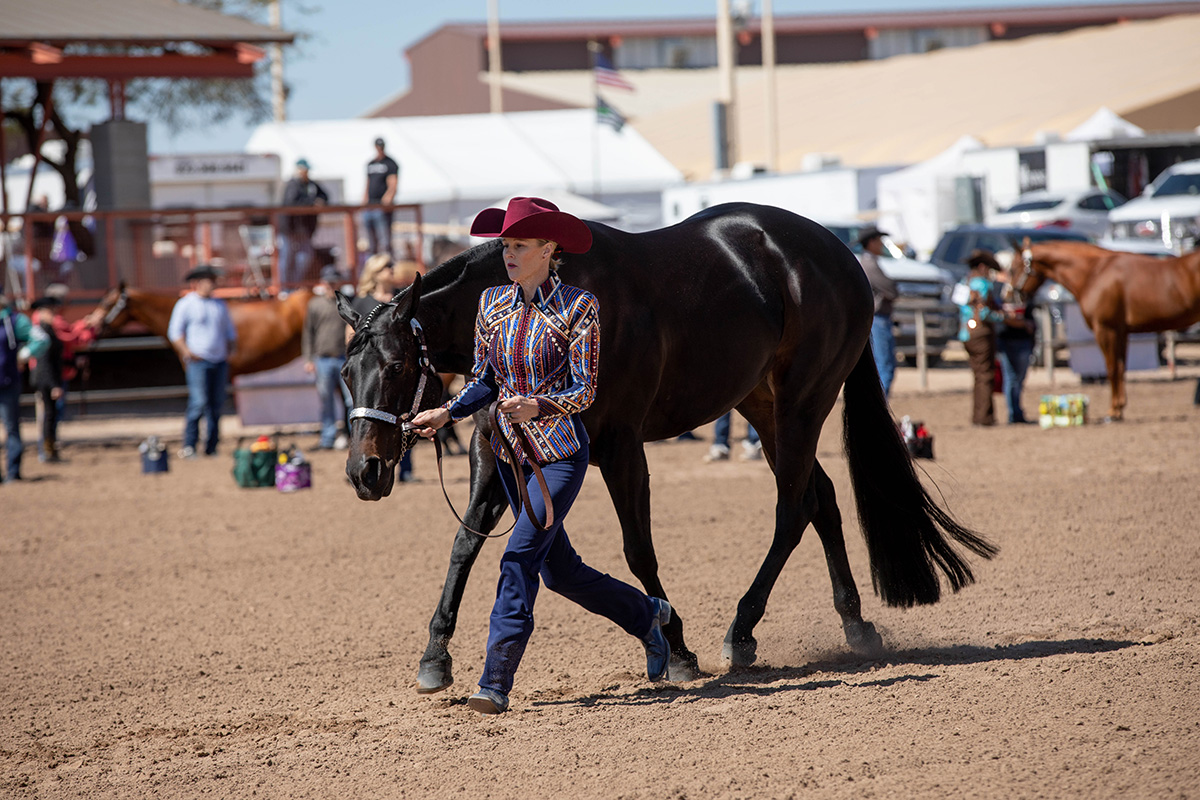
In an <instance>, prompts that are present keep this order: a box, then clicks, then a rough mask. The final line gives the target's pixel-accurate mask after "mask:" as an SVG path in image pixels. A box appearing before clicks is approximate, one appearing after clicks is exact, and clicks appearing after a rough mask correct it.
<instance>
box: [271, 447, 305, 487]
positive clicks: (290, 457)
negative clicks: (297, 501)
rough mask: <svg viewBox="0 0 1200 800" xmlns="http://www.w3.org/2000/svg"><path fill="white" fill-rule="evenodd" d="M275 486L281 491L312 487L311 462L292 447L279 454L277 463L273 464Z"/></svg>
mask: <svg viewBox="0 0 1200 800" xmlns="http://www.w3.org/2000/svg"><path fill="white" fill-rule="evenodd" d="M275 488H276V489H278V490H279V491H281V492H297V491H300V490H301V489H311V488H312V464H310V463H308V461H307V460H306V459H305V458H304V454H303V453H301V452H300V451H299V450H297V449H296V448H294V447H291V448H288V450H287V451H286V452H283V453H280V454H279V463H277V464H276V465H275Z"/></svg>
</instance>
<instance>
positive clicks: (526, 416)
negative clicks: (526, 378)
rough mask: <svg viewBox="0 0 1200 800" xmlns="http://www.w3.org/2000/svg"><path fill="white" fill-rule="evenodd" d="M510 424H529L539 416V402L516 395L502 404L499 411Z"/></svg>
mask: <svg viewBox="0 0 1200 800" xmlns="http://www.w3.org/2000/svg"><path fill="white" fill-rule="evenodd" d="M497 410H498V411H499V412H500V413H501V414H503V415H504V416H505V417H507V418H508V421H509V422H528V421H529V420H531V419H533V418H534V417H536V416H537V415H538V404H537V400H531V399H530V398H528V397H522V396H521V395H519V394H518V395H514V396H512V397H510V398H508V399H507V400H503V401H501V402H500V406H499V408H498V409H497Z"/></svg>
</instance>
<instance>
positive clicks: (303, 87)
mask: <svg viewBox="0 0 1200 800" xmlns="http://www.w3.org/2000/svg"><path fill="white" fill-rule="evenodd" d="M735 2H736V0H735ZM1084 4H1087V3H1084V2H1073V1H1072V0H1054V1H1051V0H1016V1H1014V2H1006V1H1005V0H914V1H913V2H904V0H890V1H888V0H774V11H775V14H776V15H783V14H805V13H829V12H860V11H861V12H869V11H899V10H925V9H955V8H960V9H961V8H998V7H1008V6H1043V5H1084ZM752 5H753V8H754V10H755V12H756V13H757V12H758V10H760V9H761V7H762V4H761V0H758V1H756V2H754V3H753V4H752ZM548 6H550V4H549V3H548V2H546V0H499V7H500V22H501V26H503V24H504V22H505V21H506V20H507V21H513V22H516V21H530V20H547V19H630V18H670V17H700V16H706V15H715V14H716V7H717V2H716V0H650V2H647V1H646V0H573V1H572V2H569V3H555V4H554V11H553V12H551V13H550V14H547V11H546V9H547V7H548ZM300 7H306V8H309V9H311V11H310V12H309V13H302V12H300V11H299V8H300ZM283 15H284V20H283V21H284V27H285V28H287V29H289V30H303V31H306V32H308V33H309V34H310V35H311V38H310V39H309V40H308V41H307V42H306V43H304V44H303V45H302V49H301V52H300V53H298V54H295V55H292V56H290V60H289V61H288V62H287V67H286V74H287V80H288V82H289V84H290V85H291V87H292V94H291V98H290V100H289V103H288V114H289V118H290V119H294V120H314V119H343V118H348V117H356V116H359V115H361V114H362V113H364V112H365V111H367V110H368V109H370V108H372V107H373V106H375V105H377V104H379V103H380V102H382V101H383V100H385V99H386V98H388V97H390V96H391V95H394V94H396V93H397V92H399V91H401V90H403V89H404V88H406V87H407V86H408V64H407V61H406V60H405V58H404V50H405V48H407V47H408V46H409V45H411V44H413V43H414V42H416V41H417V40H419V39H421V38H422V37H423V36H425V35H426V34H428V33H430V32H432V31H433V30H435V29H437V28H438V26H440V25H443V24H445V23H447V22H482V21H484V20H485V19H486V18H487V0H299V1H297V0H283ZM252 129H253V126H246V125H244V124H239V123H236V122H234V123H229V124H226V125H221V126H213V127H209V128H207V129H199V130H197V129H191V130H189V131H186V132H184V133H181V134H178V135H176V136H174V137H172V136H171V135H170V134H169V132H168V131H166V130H165V128H164V126H162V125H161V124H158V123H155V122H153V121H152V122H151V125H150V149H151V152H154V153H212V152H229V151H238V150H241V149H242V146H243V145H244V144H245V142H246V140H247V139H248V138H249V135H250V132H251V130H252Z"/></svg>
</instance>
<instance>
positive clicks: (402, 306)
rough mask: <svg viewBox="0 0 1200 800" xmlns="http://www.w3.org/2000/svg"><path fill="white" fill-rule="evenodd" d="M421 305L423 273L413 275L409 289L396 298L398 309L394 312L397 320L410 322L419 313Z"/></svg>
mask: <svg viewBox="0 0 1200 800" xmlns="http://www.w3.org/2000/svg"><path fill="white" fill-rule="evenodd" d="M420 305H421V273H419V272H418V273H417V274H416V275H414V276H413V282H412V284H410V285H409V287H408V289H406V290H405V291H404V292H402V293H401V295H400V297H399V298H397V300H396V310H395V311H394V312H393V314H394V316H395V318H396V319H397V320H402V321H404V322H408V320H410V319H412V318H413V317H415V316H416V315H417V309H418V308H419V307H420Z"/></svg>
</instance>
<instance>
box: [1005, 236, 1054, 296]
mask: <svg viewBox="0 0 1200 800" xmlns="http://www.w3.org/2000/svg"><path fill="white" fill-rule="evenodd" d="M1035 247H1036V245H1033V244H1030V242H1029V237H1026V238H1025V239H1024V240H1022V241H1021V242H1015V241H1014V242H1013V258H1012V266H1011V267H1010V270H1011V273H1012V287H1013V289H1014V290H1015V291H1016V292H1017V294H1019V295H1020V296H1021V297H1023V298H1025V299H1026V300H1028V299H1029V298H1031V297H1033V294H1034V292H1036V291H1037V290H1038V289H1040V288H1041V286H1042V284H1043V283H1045V282H1046V273H1045V271H1044V270H1042V269H1039V262H1038V258H1037V253H1036V252H1035Z"/></svg>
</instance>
